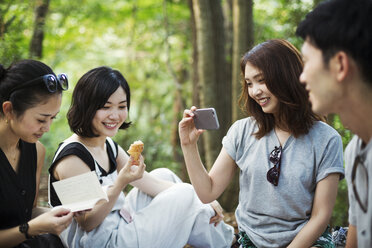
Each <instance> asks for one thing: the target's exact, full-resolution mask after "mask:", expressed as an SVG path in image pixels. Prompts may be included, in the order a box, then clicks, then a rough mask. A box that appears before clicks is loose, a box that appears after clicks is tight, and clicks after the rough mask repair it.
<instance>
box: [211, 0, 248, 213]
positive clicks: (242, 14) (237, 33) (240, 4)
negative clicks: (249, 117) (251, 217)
mask: <svg viewBox="0 0 372 248" xmlns="http://www.w3.org/2000/svg"><path fill="white" fill-rule="evenodd" d="M232 9H233V15H232V16H233V25H232V26H233V49H232V83H231V84H232V97H231V99H232V101H231V105H232V106H231V108H232V121H236V120H238V119H241V118H243V117H244V113H243V112H242V111H241V110H240V108H239V106H238V98H239V96H240V94H241V82H242V80H241V78H242V76H241V72H240V59H241V57H242V56H243V55H244V53H245V52H247V51H248V49H250V48H251V47H252V45H253V40H254V39H253V2H252V0H233V6H232ZM218 200H219V202H220V204H221V206H223V208H224V209H225V210H226V211H229V212H230V211H233V210H235V208H236V206H237V205H238V202H239V172H238V171H237V172H236V173H235V175H234V178H233V180H232V181H231V182H230V184H229V186H228V187H227V188H226V190H225V191H224V193H223V194H222V195H221V197H220V198H219V199H218Z"/></svg>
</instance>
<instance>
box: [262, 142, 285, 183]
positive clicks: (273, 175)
mask: <svg viewBox="0 0 372 248" xmlns="http://www.w3.org/2000/svg"><path fill="white" fill-rule="evenodd" d="M281 158H282V147H281V146H279V147H278V146H275V148H274V150H272V152H271V153H270V156H269V160H270V162H271V163H273V164H274V167H273V168H271V169H270V170H269V171H268V172H267V174H266V179H267V181H269V182H270V183H272V184H273V185H274V186H278V183H279V175H280V162H281Z"/></svg>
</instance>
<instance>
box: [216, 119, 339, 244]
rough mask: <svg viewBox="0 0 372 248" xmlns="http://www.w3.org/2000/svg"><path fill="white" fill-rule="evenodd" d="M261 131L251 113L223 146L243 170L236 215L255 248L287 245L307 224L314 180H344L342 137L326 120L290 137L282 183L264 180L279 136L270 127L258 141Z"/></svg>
mask: <svg viewBox="0 0 372 248" xmlns="http://www.w3.org/2000/svg"><path fill="white" fill-rule="evenodd" d="M257 130H258V127H257V124H256V122H255V120H254V119H253V118H252V117H249V118H245V119H242V120H239V121H237V122H235V123H234V124H233V125H232V126H231V128H230V130H229V131H228V133H227V135H226V136H225V137H224V139H223V141H222V144H223V147H224V148H225V149H226V151H227V153H228V154H229V155H230V156H231V158H232V159H233V160H234V161H235V163H236V164H237V165H238V167H239V168H240V177H239V181H240V192H239V205H238V207H237V209H236V213H235V214H236V218H237V222H238V226H239V229H240V230H241V231H245V232H246V233H247V235H248V237H249V238H250V239H251V240H252V242H253V243H254V244H255V245H256V246H257V247H284V246H287V245H288V244H289V243H290V242H291V241H292V240H293V239H294V238H295V236H296V235H297V233H298V232H299V231H300V230H301V228H302V227H303V226H304V225H305V224H306V223H307V222H308V220H309V219H310V215H311V209H312V204H313V199H314V193H315V188H316V184H317V183H318V182H319V181H320V180H322V179H324V178H325V177H327V176H328V175H329V174H331V173H340V174H341V177H342V178H343V175H344V168H343V157H342V155H343V154H342V141H341V137H340V135H339V134H338V133H337V132H336V131H335V130H334V129H333V128H331V127H330V126H328V125H327V124H325V123H323V122H316V123H315V124H314V125H313V127H312V128H311V129H310V131H309V133H308V134H306V135H303V136H300V137H298V138H294V137H293V136H290V137H289V138H288V140H287V141H286V143H285V144H284V145H283V146H282V147H283V151H282V159H281V171H280V178H279V184H278V186H274V185H272V184H271V183H269V182H268V181H267V180H266V173H267V171H268V170H269V169H270V168H272V167H273V164H272V163H271V162H270V161H269V154H270V152H271V151H272V150H273V149H274V147H275V146H279V145H280V143H279V140H278V138H277V136H276V134H275V132H274V130H272V131H271V132H270V133H269V134H267V135H266V136H264V137H262V138H261V139H259V140H258V139H256V138H255V136H253V134H254V133H255V132H256V131H257Z"/></svg>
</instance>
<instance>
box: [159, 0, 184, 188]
mask: <svg viewBox="0 0 372 248" xmlns="http://www.w3.org/2000/svg"><path fill="white" fill-rule="evenodd" d="M163 15H164V29H165V39H164V41H165V42H164V43H165V46H166V47H165V49H166V59H167V60H166V61H167V68H168V71H169V73H170V74H171V75H172V78H173V81H174V83H175V92H174V101H173V120H172V130H171V144H172V150H173V151H172V153H173V158H174V160H175V161H176V162H177V163H179V164H182V165H183V166H182V167H181V168H182V169H181V171H180V178H181V180H182V181H184V182H185V181H188V176H187V171H186V165H185V162H184V159H183V156H182V151H181V149H180V146H179V144H180V139H179V135H178V122H179V120H180V118H181V117H182V114H181V113H183V110H184V109H185V103H184V100H183V98H182V92H181V87H182V84H183V83H184V82H185V81H186V77H185V75H186V73H183V72H184V70H182V69H181V72H180V73H177V72H176V71H175V70H174V68H173V66H172V63H171V62H172V60H171V51H170V44H169V23H168V12H167V0H163ZM178 75H180V76H178Z"/></svg>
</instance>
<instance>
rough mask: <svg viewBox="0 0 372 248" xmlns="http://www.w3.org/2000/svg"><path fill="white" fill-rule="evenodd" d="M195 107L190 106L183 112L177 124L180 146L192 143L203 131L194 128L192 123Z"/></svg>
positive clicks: (194, 142)
mask: <svg viewBox="0 0 372 248" xmlns="http://www.w3.org/2000/svg"><path fill="white" fill-rule="evenodd" d="M196 110H197V108H196V107H195V106H192V107H191V108H190V109H186V110H185V111H184V112H183V118H182V120H181V121H180V122H179V124H178V132H179V136H180V142H181V145H182V146H187V145H193V144H196V142H197V141H198V138H199V136H200V135H201V134H202V133H203V132H204V131H205V130H204V129H196V127H195V123H194V117H195V113H194V112H195V111H196Z"/></svg>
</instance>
